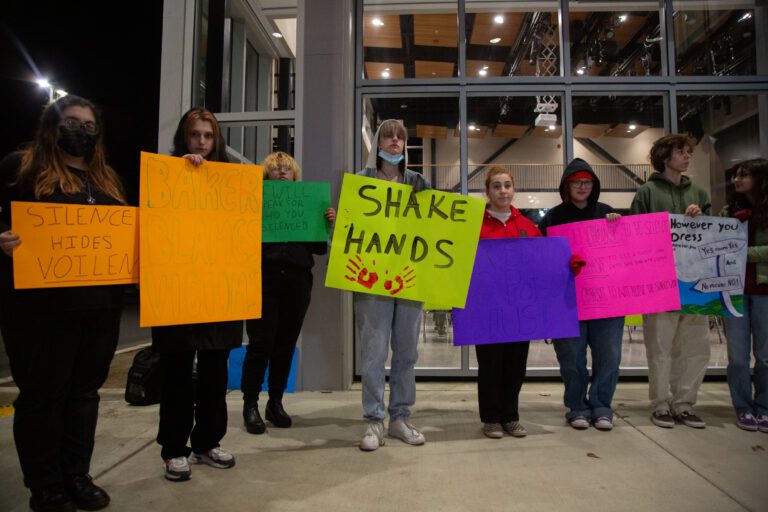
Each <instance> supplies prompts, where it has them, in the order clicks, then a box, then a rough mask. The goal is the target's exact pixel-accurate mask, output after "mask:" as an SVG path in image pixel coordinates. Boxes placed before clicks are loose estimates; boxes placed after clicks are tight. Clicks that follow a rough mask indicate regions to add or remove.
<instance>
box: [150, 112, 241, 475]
mask: <svg viewBox="0 0 768 512" xmlns="http://www.w3.org/2000/svg"><path fill="white" fill-rule="evenodd" d="M173 147H174V149H173V156H178V157H182V158H184V159H186V160H189V162H190V163H191V164H192V165H194V166H195V167H199V166H201V165H203V164H204V163H205V161H206V160H211V161H214V162H227V161H228V159H227V155H226V152H225V144H224V139H223V137H222V136H221V131H220V129H219V123H218V121H217V120H216V118H215V117H214V115H213V114H212V113H211V112H209V111H208V110H205V109H201V108H193V109H191V110H189V111H188V112H187V113H186V114H184V116H183V117H182V118H181V121H179V126H178V128H177V129H176V134H175V135H174V137H173ZM242 340H243V322H242V320H240V321H227V322H210V323H200V324H190V325H170V326H163V327H153V328H152V349H153V350H154V351H156V352H158V353H159V354H160V365H159V367H160V375H161V381H162V392H161V395H160V426H159V428H158V433H157V442H158V443H159V444H160V445H161V446H162V449H161V456H162V458H163V461H164V468H165V478H166V479H168V480H171V481H176V482H179V481H185V480H189V479H190V477H191V476H192V470H191V469H190V466H189V463H190V462H193V463H197V464H206V465H208V466H211V467H214V468H219V469H227V468H231V467H232V466H234V465H235V458H234V457H233V456H232V454H231V453H229V452H228V451H227V450H225V449H223V448H221V446H220V445H219V442H220V441H221V440H222V439H223V438H224V434H225V433H226V431H227V403H226V395H227V360H228V358H229V351H230V349H233V348H236V347H239V346H240V345H241V344H242ZM195 369H196V370H197V382H196V384H195V382H194V375H193V374H194V373H195ZM187 441H190V444H191V448H190V447H189V446H187Z"/></svg>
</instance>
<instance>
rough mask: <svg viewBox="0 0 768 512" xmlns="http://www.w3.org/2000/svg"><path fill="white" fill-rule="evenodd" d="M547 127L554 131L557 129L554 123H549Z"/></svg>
mask: <svg viewBox="0 0 768 512" xmlns="http://www.w3.org/2000/svg"><path fill="white" fill-rule="evenodd" d="M548 128H549V129H550V131H555V130H556V129H557V126H555V125H554V124H551V125H549V126H548Z"/></svg>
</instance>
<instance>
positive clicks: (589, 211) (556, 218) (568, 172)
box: [539, 158, 616, 236]
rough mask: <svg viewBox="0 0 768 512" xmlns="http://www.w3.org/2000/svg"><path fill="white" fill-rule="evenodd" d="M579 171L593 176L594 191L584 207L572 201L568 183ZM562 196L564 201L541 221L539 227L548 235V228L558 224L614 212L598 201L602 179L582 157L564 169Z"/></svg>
mask: <svg viewBox="0 0 768 512" xmlns="http://www.w3.org/2000/svg"><path fill="white" fill-rule="evenodd" d="M579 171H585V172H588V173H589V174H590V175H591V176H592V178H593V180H594V181H593V183H594V184H593V185H592V193H591V194H590V195H589V197H588V198H587V205H586V206H585V207H584V208H578V207H577V206H575V205H574V204H573V203H571V202H570V201H567V199H568V198H569V195H568V187H569V185H568V184H567V182H568V178H570V177H571V176H573V175H574V174H576V173H577V172H579ZM560 197H561V198H562V200H563V202H562V203H560V204H559V205H557V206H555V207H554V208H551V209H550V210H549V211H547V213H546V215H544V218H543V219H541V222H540V223H539V229H540V230H541V232H542V233H543V234H544V236H547V228H548V227H550V226H558V225H560V224H570V223H571V222H581V221H584V220H595V219H604V218H605V216H606V215H608V214H609V213H614V212H615V211H616V210H614V209H613V208H612V207H611V206H609V205H607V204H605V203H600V202H598V200H597V199H598V198H599V197H600V180H599V179H598V178H597V174H595V171H594V170H593V169H592V167H591V166H590V165H589V164H588V163H587V162H586V161H584V160H582V159H581V158H574V159H573V160H572V161H571V163H569V164H568V165H567V166H566V168H565V170H564V171H563V177H562V178H561V179H560Z"/></svg>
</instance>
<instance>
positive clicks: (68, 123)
mask: <svg viewBox="0 0 768 512" xmlns="http://www.w3.org/2000/svg"><path fill="white" fill-rule="evenodd" d="M103 134H104V130H103V124H102V119H101V115H100V113H99V111H98V109H97V108H96V106H95V105H93V103H91V102H90V101H88V100H86V99H84V98H80V97H77V96H74V95H69V96H66V97H64V98H62V99H59V100H58V101H56V102H54V103H52V104H50V105H49V106H48V107H46V109H45V110H44V112H43V114H42V116H41V119H40V124H39V127H38V130H37V133H36V135H35V140H34V141H33V142H32V143H31V144H30V145H29V146H28V147H26V148H25V149H23V150H21V151H19V152H16V153H13V154H11V155H9V156H8V157H6V158H5V159H3V160H2V162H0V208H1V209H0V250H2V252H3V254H4V256H0V306H1V307H0V329H1V330H2V337H3V340H4V343H5V347H6V352H7V353H8V357H9V360H10V364H11V373H12V376H13V378H14V381H15V382H16V384H17V386H18V388H19V396H18V398H17V399H16V401H15V402H14V406H15V415H14V426H13V428H14V439H15V442H16V448H17V452H18V455H19V461H20V464H21V468H22V472H23V475H24V484H25V485H26V486H27V487H28V488H29V489H30V490H31V497H30V507H31V508H32V509H33V510H35V511H72V510H75V509H76V508H81V509H84V510H98V509H101V508H104V507H106V506H107V505H108V504H109V501H110V497H109V495H108V494H107V492H106V491H105V490H104V489H102V488H101V487H99V486H97V485H96V484H94V483H93V481H92V479H91V477H90V475H89V468H90V461H91V456H92V452H93V445H94V436H95V429H96V422H97V418H98V404H99V395H98V389H99V388H100V387H101V385H102V384H103V383H104V381H105V380H106V377H107V374H108V371H109V366H110V363H111V360H112V357H113V354H114V350H115V347H116V345H117V340H118V336H119V326H120V316H121V311H122V297H123V288H122V287H120V286H94V287H69V288H50V289H34V290H16V289H14V286H13V272H12V256H13V251H14V248H15V247H17V246H18V245H19V244H20V243H22V240H20V239H19V237H18V235H16V234H14V233H13V232H12V231H11V230H10V224H11V219H10V202H11V201H43V202H55V203H69V204H96V205H124V204H126V200H125V196H124V193H123V188H122V185H121V183H120V179H119V177H118V176H117V174H116V173H115V172H114V170H113V169H112V168H111V167H109V165H108V164H107V163H106V159H105V155H104V148H103ZM406 140H407V130H406V128H405V126H403V125H402V123H400V122H399V121H396V120H387V121H384V122H382V123H381V124H380V126H379V127H378V129H377V131H376V134H375V136H374V138H373V144H374V145H373V147H372V148H371V151H370V155H369V158H368V161H367V163H366V165H365V168H364V169H363V170H361V171H360V172H359V173H358V174H360V175H363V176H367V177H370V178H375V179H381V180H386V181H390V182H393V183H402V184H405V185H410V186H412V187H413V188H414V190H415V191H417V192H418V191H421V190H426V189H429V188H430V187H431V185H430V183H429V181H427V180H426V179H425V178H424V176H423V175H421V174H419V173H417V172H414V171H412V170H410V169H408V168H407V158H406V157H407V154H406V150H405V145H406ZM694 145H695V142H694V141H693V140H691V139H690V138H688V137H686V136H683V135H670V136H667V137H663V138H662V139H660V140H658V141H657V142H656V143H655V144H654V146H653V148H652V149H651V162H652V164H653V166H654V168H655V170H656V171H657V172H656V173H654V174H653V175H652V176H651V178H650V180H649V181H648V183H646V184H645V185H643V186H642V187H641V188H640V189H639V190H638V192H637V195H636V196H635V199H634V201H633V202H632V207H631V212H632V213H633V214H637V213H651V212H658V211H667V212H670V213H684V214H686V215H691V216H696V215H701V214H707V213H709V210H710V203H709V197H708V195H707V194H706V192H704V191H703V190H701V189H700V188H698V187H696V186H695V185H693V184H692V183H691V180H690V179H689V178H688V177H686V176H684V175H683V173H684V172H685V171H686V170H687V167H688V164H689V161H690V157H691V152H692V150H693V147H694ZM172 154H173V155H174V156H178V157H182V158H184V159H186V160H188V161H189V162H190V163H191V165H193V166H195V167H199V166H201V165H202V164H204V162H205V161H219V162H226V161H227V156H226V152H225V143H224V139H223V137H222V135H221V132H220V129H219V124H218V122H217V120H216V118H215V117H214V116H213V114H212V113H210V112H208V111H207V110H205V109H192V110H190V111H188V112H187V113H186V114H185V115H184V116H183V117H182V119H181V120H180V122H179V125H178V128H177V130H176V134H175V136H174V148H173V153H172ZM263 165H264V178H265V179H273V180H288V181H296V180H298V179H299V178H300V169H299V167H298V165H297V164H296V162H295V160H293V158H291V157H290V156H289V155H287V154H286V153H283V152H277V153H273V154H271V155H269V156H268V157H267V158H266V159H265V160H264V162H263ZM729 172H732V173H734V179H733V182H734V185H735V191H734V194H733V195H732V198H731V199H730V200H729V203H728V205H727V206H726V208H725V209H724V210H723V212H722V215H727V216H732V217H736V218H738V219H740V220H749V221H750V224H749V262H748V265H747V279H746V286H745V294H744V309H745V314H744V316H743V317H740V318H728V319H727V334H728V355H729V365H728V383H729V387H730V389H731V394H732V398H733V403H734V407H735V409H736V413H737V424H738V425H739V427H741V428H743V429H746V430H760V431H762V432H768V332H766V328H767V327H768V326H766V322H768V161H766V160H764V159H755V160H750V161H747V162H744V163H742V164H739V165H737V166H735V167H734V168H732V169H731V170H729ZM485 189H486V194H487V196H488V200H489V203H488V207H487V209H486V212H485V214H484V217H483V221H482V228H481V233H480V237H481V238H515V237H528V236H546V231H547V228H548V227H551V226H556V225H560V224H566V223H570V222H578V221H583V220H592V219H602V218H605V219H608V221H611V222H620V215H619V214H618V213H617V212H615V211H614V209H613V208H611V207H610V206H608V205H606V204H604V203H600V202H599V201H598V199H599V195H600V181H599V179H598V177H597V175H596V174H595V172H594V171H593V170H592V168H591V167H590V166H589V164H588V163H587V162H585V161H584V160H581V159H575V160H574V161H572V162H571V163H570V164H569V165H568V166H567V167H566V169H565V172H564V174H563V177H562V180H561V183H560V188H559V190H560V195H561V197H562V200H563V202H562V203H561V204H560V205H558V206H556V207H555V208H552V209H550V210H549V211H548V212H547V214H546V215H545V216H544V218H543V219H542V221H541V223H540V224H539V226H538V227H537V226H536V225H534V224H533V223H532V222H531V221H529V220H528V219H527V218H526V217H524V216H523V215H522V214H521V212H520V211H519V210H517V209H516V208H515V207H514V206H512V200H513V198H514V194H515V185H514V177H513V176H512V174H511V173H510V172H509V171H508V170H506V169H505V168H503V167H499V166H493V167H491V168H489V170H488V172H487V174H486V182H485ZM317 214H318V215H323V216H324V217H325V218H326V219H327V221H328V222H330V223H332V222H333V221H334V219H335V216H336V212H335V210H334V209H332V208H329V209H328V210H326V211H324V212H317ZM325 252H327V244H326V243H303V242H290V243H265V244H263V248H262V279H263V300H262V303H263V314H262V318H260V319H251V320H246V322H245V326H246V331H247V334H248V346H247V349H246V357H245V360H244V364H243V377H242V386H241V387H242V391H243V421H244V426H245V429H246V430H247V431H248V432H249V433H252V434H263V433H264V432H265V431H266V423H265V421H264V420H263V419H262V416H261V413H260V410H259V405H258V404H259V396H260V392H261V385H262V382H263V380H264V377H265V373H266V370H267V368H269V379H268V380H269V382H268V384H269V392H268V395H269V399H268V401H267V404H266V406H265V408H264V411H265V413H264V415H265V418H266V420H267V421H268V422H270V423H271V424H272V425H273V426H275V427H278V428H287V427H290V426H291V425H292V419H291V417H290V415H289V414H288V413H287V412H286V411H285V409H284V408H283V400H282V399H283V392H284V390H285V388H286V386H287V381H288V374H289V370H290V364H291V359H292V357H293V353H294V349H295V346H296V341H297V338H298V335H299V332H300V330H301V325H302V323H303V319H304V315H305V314H306V312H307V309H308V307H309V303H310V295H311V289H312V272H311V269H312V267H313V265H314V260H313V254H324V253H325ZM585 264H586V265H588V264H589V262H588V261H587V262H585V261H584V260H583V259H582V258H580V257H579V256H578V255H574V256H573V257H572V258H571V261H570V263H569V266H570V268H571V270H572V271H573V272H574V274H578V272H579V271H580V269H581V268H582V267H583V266H584V265H585ZM354 313H355V330H356V339H357V342H358V343H359V344H360V348H361V366H360V374H361V378H362V404H363V419H364V420H365V422H366V428H365V431H364V433H363V436H362V438H361V440H360V444H359V447H360V449H362V450H364V451H373V450H376V449H378V448H379V447H380V446H382V445H384V437H385V428H384V420H385V419H386V416H387V413H388V414H389V424H388V426H387V429H386V434H387V435H388V436H389V437H392V438H396V439H400V440H402V441H403V442H405V443H408V444H411V445H421V444H424V442H425V437H424V435H423V434H422V433H421V432H419V430H418V429H417V428H416V427H415V426H414V425H412V424H411V423H410V415H411V410H410V409H411V407H412V406H413V405H414V403H415V400H416V384H415V370H414V368H415V365H416V361H417V358H418V349H417V341H418V337H419V330H420V325H421V317H422V304H421V303H420V302H416V301H411V300H405V299H399V298H396V297H384V296H377V295H370V294H362V293H355V295H354ZM623 324H624V321H623V318H608V319H600V320H588V321H581V322H579V336H577V337H574V338H569V339H562V340H555V341H554V347H555V351H556V354H557V359H558V361H559V363H560V371H561V375H562V378H563V382H564V384H565V393H564V402H565V406H566V408H567V409H568V411H567V413H566V420H567V422H568V423H569V424H570V425H571V426H572V427H573V428H576V429H586V428H588V427H589V426H590V425H594V427H595V428H597V429H601V430H610V429H611V428H612V427H613V418H612V407H611V401H612V397H613V394H614V391H615V389H616V384H617V381H618V375H619V362H620V358H621V339H622V329H623ZM242 329H243V323H242V321H232V322H212V323H202V324H192V325H180V326H166V327H155V328H153V329H152V342H153V343H152V344H153V348H154V349H155V350H156V351H157V352H159V353H160V365H159V367H160V374H161V376H162V394H161V402H160V420H159V428H158V434H157V441H158V443H159V444H160V445H161V457H162V459H163V464H164V471H165V477H166V478H167V479H169V480H172V481H185V480H189V478H190V476H191V469H190V463H198V464H206V465H209V466H212V467H215V468H221V469H226V468H231V467H233V466H234V465H235V458H234V456H233V455H232V454H231V453H230V452H229V451H227V450H225V449H224V448H222V447H221V446H220V442H221V440H222V439H223V437H224V435H225V433H226V428H227V407H226V392H227V360H228V354H229V351H230V350H231V349H232V348H235V347H238V346H240V345H241V342H242ZM644 337H645V344H646V347H647V354H648V366H649V380H650V398H651V406H652V409H653V415H652V417H651V419H652V421H653V422H654V423H655V424H656V425H659V426H661V427H672V426H674V424H675V420H677V421H680V422H682V423H684V424H686V425H688V426H691V427H699V428H701V427H704V426H705V423H704V421H703V420H701V419H700V418H699V417H698V416H697V415H696V414H695V412H694V410H693V405H694V404H695V402H696V394H697V391H698V388H699V385H700V384H701V381H702V379H703V376H704V373H705V370H706V366H707V363H708V361H709V341H708V324H707V318H706V317H697V316H692V315H684V314H679V313H658V314H654V315H646V316H645V319H644ZM390 347H391V350H392V360H391V368H390V375H389V382H390V394H389V403H388V406H385V382H386V361H387V356H388V354H389V350H390ZM528 347H529V343H528V342H516V343H499V344H491V345H478V346H476V351H477V360H478V402H479V408H480V420H481V422H482V432H483V433H484V434H485V435H486V436H488V437H490V438H496V439H498V438H501V437H503V436H504V434H505V433H506V434H509V435H511V436H514V437H524V436H525V435H526V434H527V432H526V429H525V427H524V426H523V425H522V424H521V423H520V418H519V411H518V397H519V393H520V389H521V387H522V383H523V380H524V377H525V371H526V361H527V356H528ZM587 347H589V348H590V350H591V355H592V377H591V378H590V375H589V370H588V368H587V356H586V354H587ZM750 351H753V352H754V354H755V358H756V364H755V370H754V388H755V389H754V393H753V389H752V385H753V382H752V381H753V379H752V377H751V375H750V368H749V365H750ZM194 373H196V381H195V382H193V374H194ZM590 383H591V384H590Z"/></svg>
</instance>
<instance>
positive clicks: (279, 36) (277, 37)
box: [272, 32, 283, 39]
mask: <svg viewBox="0 0 768 512" xmlns="http://www.w3.org/2000/svg"><path fill="white" fill-rule="evenodd" d="M272 37H274V38H275V39H282V38H283V34H281V33H280V32H272Z"/></svg>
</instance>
